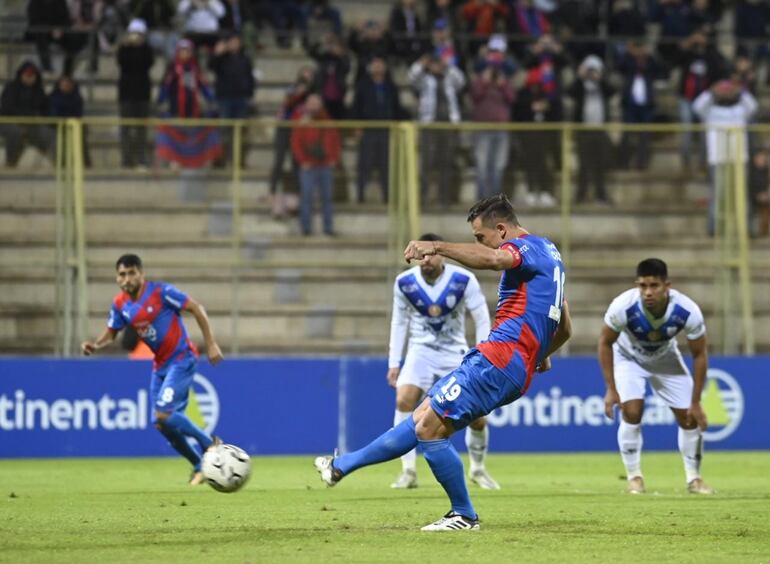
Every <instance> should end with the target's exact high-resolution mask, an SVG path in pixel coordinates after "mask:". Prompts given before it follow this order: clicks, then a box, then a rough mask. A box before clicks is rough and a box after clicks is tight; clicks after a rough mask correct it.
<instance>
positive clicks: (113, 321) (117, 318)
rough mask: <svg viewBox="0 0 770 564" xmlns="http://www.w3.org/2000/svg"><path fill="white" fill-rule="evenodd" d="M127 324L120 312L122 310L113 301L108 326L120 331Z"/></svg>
mask: <svg viewBox="0 0 770 564" xmlns="http://www.w3.org/2000/svg"><path fill="white" fill-rule="evenodd" d="M125 326H126V320H125V319H123V315H122V314H121V313H120V310H119V309H118V308H117V307H115V303H114V302H113V304H112V307H111V308H110V318H109V319H108V320H107V327H109V328H110V329H112V330H114V331H120V330H121V329H123V328H124V327H125Z"/></svg>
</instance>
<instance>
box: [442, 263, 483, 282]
mask: <svg viewBox="0 0 770 564" xmlns="http://www.w3.org/2000/svg"><path fill="white" fill-rule="evenodd" d="M444 268H446V270H447V273H449V274H450V275H458V276H465V277H467V278H469V279H473V280H476V275H475V274H473V272H471V271H470V270H468V269H467V268H463V267H462V266H459V265H457V264H449V263H446V265H445V266H444Z"/></svg>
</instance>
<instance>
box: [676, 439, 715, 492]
mask: <svg viewBox="0 0 770 564" xmlns="http://www.w3.org/2000/svg"><path fill="white" fill-rule="evenodd" d="M677 439H678V440H677V442H678V443H679V452H681V453H682V460H683V461H684V472H685V476H686V477H687V491H688V492H690V493H692V494H702V495H711V494H713V493H714V489H713V488H712V487H710V486H708V485H707V484H706V482H704V481H703V478H701V475H700V465H701V461H702V459H703V435H702V433H701V430H700V429H698V428H697V427H696V428H695V429H683V428H681V427H679V434H678V437H677Z"/></svg>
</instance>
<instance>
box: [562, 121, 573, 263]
mask: <svg viewBox="0 0 770 564" xmlns="http://www.w3.org/2000/svg"><path fill="white" fill-rule="evenodd" d="M572 133H573V130H572V127H571V126H570V125H569V124H568V123H565V124H563V125H562V128H561V226H560V232H559V234H560V235H561V244H560V245H559V250H560V251H561V258H562V262H564V267H565V268H567V269H569V261H570V251H571V247H572V216H571V207H572V190H570V186H571V178H570V159H571V157H572Z"/></svg>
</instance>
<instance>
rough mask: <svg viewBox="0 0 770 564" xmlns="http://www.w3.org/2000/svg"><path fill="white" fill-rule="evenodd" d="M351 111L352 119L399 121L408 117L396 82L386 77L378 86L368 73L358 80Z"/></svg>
mask: <svg viewBox="0 0 770 564" xmlns="http://www.w3.org/2000/svg"><path fill="white" fill-rule="evenodd" d="M350 111H351V116H350V117H351V118H352V119H361V120H394V121H397V120H401V119H406V118H407V113H406V111H405V110H404V108H403V107H402V106H401V99H400V97H399V94H398V87H397V86H396V85H395V83H394V82H393V81H392V80H391V79H389V78H386V79H385V80H384V81H383V82H382V85H380V86H378V85H377V84H376V83H375V82H374V80H372V78H371V77H370V76H368V75H367V76H365V77H364V78H362V79H361V80H359V81H358V84H357V85H356V93H355V96H354V97H353V106H352V107H351V109H350Z"/></svg>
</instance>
